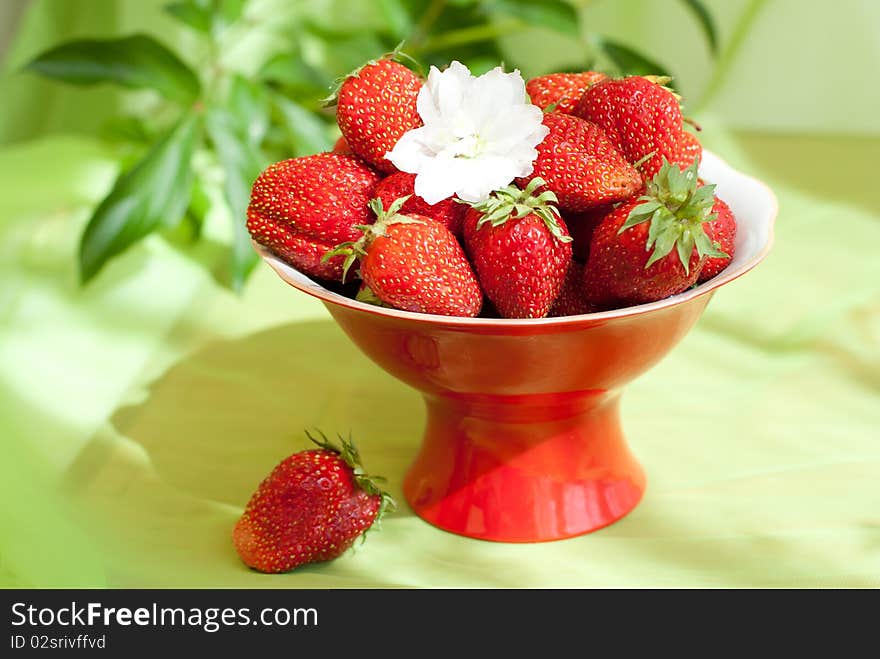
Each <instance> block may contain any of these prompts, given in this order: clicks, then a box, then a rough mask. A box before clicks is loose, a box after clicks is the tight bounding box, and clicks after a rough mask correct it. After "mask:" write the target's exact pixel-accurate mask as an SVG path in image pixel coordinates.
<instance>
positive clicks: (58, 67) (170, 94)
mask: <svg viewBox="0 0 880 659" xmlns="http://www.w3.org/2000/svg"><path fill="white" fill-rule="evenodd" d="M25 68H26V70H29V71H33V72H34V73H39V74H40V75H44V76H46V77H49V78H54V79H56V80H61V81H63V82H67V83H70V84H74V85H93V84H97V83H102V82H112V83H116V84H119V85H122V86H124V87H131V88H135V89H153V90H155V91H157V92H159V93H160V94H161V95H162V96H164V97H165V98H168V99H171V100H175V101H181V102H183V103H191V102H192V101H193V100H195V98H196V97H197V96H198V95H199V91H200V87H199V81H198V78H196V74H195V73H193V71H192V70H191V69H190V68H189V67H188V66H187V65H186V64H184V63H183V62H182V61H181V60H180V58H178V57H177V55H175V54H174V53H173V52H171V51H170V50H168V49H167V48H166V47H165V46H163V45H162V44H161V43H159V42H158V41H156V40H155V39H153V38H152V37H149V36H146V35H143V34H136V35H134V36H130V37H123V38H121V39H105V40H100V39H84V40H82V41H69V42H67V43H63V44H61V45H60V46H56V47H55V48H52V49H50V50H47V51H46V52H44V53H42V54H40V55H38V56H37V57H36V58H34V59H33V60H32V61H31V62H29V63H28V64H27V65H26V67H25Z"/></svg>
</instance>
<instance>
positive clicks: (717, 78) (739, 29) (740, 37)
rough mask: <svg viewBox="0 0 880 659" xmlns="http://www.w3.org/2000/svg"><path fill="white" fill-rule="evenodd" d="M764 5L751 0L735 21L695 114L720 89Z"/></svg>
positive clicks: (763, 1) (762, 1)
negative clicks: (728, 39)
mask: <svg viewBox="0 0 880 659" xmlns="http://www.w3.org/2000/svg"><path fill="white" fill-rule="evenodd" d="M766 4H767V0H751V1H750V2H749V4H748V5H747V6H746V8H745V11H743V13H742V15H741V16H740V18H739V21H737V24H736V27H734V29H733V34H732V35H731V37H730V41H729V42H728V43H727V45H726V46H725V47H724V49H723V50H722V51H721V56H720V57H719V58H718V61H717V62H716V64H715V70H714V71H713V72H712V77H711V78H710V80H709V84H708V85H706V89H705V91H704V92H703V94H702V96H701V97H700V100H699V102H698V103H697V104H696V110H695V112H701V111H703V110H704V109H705V108H706V107H707V106H708V105H709V103H710V102H711V101H712V99H713V98H714V97H715V95H716V94H717V93H718V92H719V90H720V89H721V86H722V84H723V83H724V82H725V80H726V79H727V74H728V72H729V71H730V69H731V67H732V66H733V62H734V60H735V59H736V56H737V55H738V54H739V51H740V49H741V48H742V45H743V42H744V41H745V39H746V36H748V34H749V31H750V30H751V28H752V25H754V23H755V19H757V17H758V14H760V13H761V10H762V9H763V8H764V6H765V5H766Z"/></svg>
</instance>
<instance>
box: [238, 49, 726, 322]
mask: <svg viewBox="0 0 880 659" xmlns="http://www.w3.org/2000/svg"><path fill="white" fill-rule="evenodd" d="M667 81H668V80H666V79H663V78H659V77H651V76H648V77H639V76H633V77H626V78H621V79H611V78H607V77H606V76H604V75H603V74H601V73H596V72H592V71H587V72H584V73H556V74H551V75H546V76H540V77H537V78H533V79H532V80H529V81H528V83H527V85H526V90H527V93H528V94H529V96H530V98H531V100H532V103H534V104H535V105H537V106H538V107H540V108H542V109H543V110H544V116H543V123H544V125H545V126H546V127H547V128H548V129H549V131H550V132H549V134H548V135H547V137H546V138H544V140H543V142H541V143H540V144H539V145H538V147H537V151H538V157H537V159H536V160H535V162H534V171H533V173H532V174H531V176H529V177H528V178H527V179H517V180H516V181H515V182H514V184H512V185H510V186H508V187H506V188H504V189H502V190H497V191H495V192H494V193H493V194H492V195H491V196H490V197H489V199H487V200H485V201H483V202H480V203H476V204H472V205H469V204H465V203H463V202H461V201H460V200H458V199H455V198H450V199H446V200H444V201H441V202H439V203H437V204H435V205H429V204H428V203H426V202H425V201H424V200H422V199H421V198H420V197H418V196H416V195H415V193H414V180H415V175H414V174H409V173H406V172H401V171H397V169H396V168H395V167H394V165H393V164H391V162H389V161H388V160H387V159H386V158H385V155H386V154H387V153H388V152H389V151H391V150H392V149H393V148H394V146H395V144H396V143H397V141H398V140H399V139H400V137H401V136H402V135H403V134H404V133H405V132H407V131H409V130H411V129H413V128H417V127H418V126H420V125H421V124H422V122H421V119H420V117H419V113H418V111H417V109H416V98H417V96H418V93H419V90H420V88H421V86H422V83H423V81H422V79H420V78H419V77H418V76H417V75H416V74H415V73H413V72H412V71H411V70H410V69H409V68H407V67H406V66H404V65H403V64H401V63H400V62H398V61H395V60H394V59H391V58H385V59H380V60H377V61H372V62H370V63H368V64H366V65H365V66H364V67H363V68H361V69H360V70H359V71H358V72H357V73H356V74H352V75H350V76H348V77H347V78H346V79H345V81H344V82H343V83H342V85H341V86H340V88H339V91H338V93H337V98H336V118H337V122H338V124H339V128H340V130H341V132H342V138H341V139H340V140H339V141H338V142H337V144H336V146H335V148H334V149H333V152H330V153H320V154H316V155H312V156H305V157H302V158H294V159H291V160H285V161H282V162H279V163H275V164H274V165H272V166H270V167H269V168H268V169H266V171H264V172H263V173H262V174H261V175H260V177H259V178H258V179H257V181H256V182H255V183H254V186H253V191H252V196H251V202H250V206H249V208H248V217H247V226H248V230H249V231H250V233H251V235H252V237H253V238H254V240H256V241H257V242H259V243H260V244H262V245H264V246H265V247H267V248H268V249H269V250H271V251H272V252H274V253H275V254H277V255H278V256H280V257H281V258H283V259H285V260H286V261H287V262H289V263H290V264H291V265H293V266H294V267H296V268H297V269H299V270H300V271H301V272H303V273H305V274H307V275H309V276H312V277H315V278H317V279H320V280H323V281H325V282H327V283H328V285H329V282H345V281H350V280H351V279H353V278H355V277H356V278H358V279H359V280H360V284H359V288H358V289H357V291H356V296H357V299H359V300H363V301H366V302H371V303H374V304H380V305H384V306H389V307H394V308H397V309H403V310H406V311H414V312H421V313H430V314H442V315H447V316H469V317H473V316H478V315H483V316H486V317H497V316H500V317H503V318H542V317H545V316H567V315H574V314H583V313H590V312H594V311H600V310H607V309H614V308H618V307H625V306H630V305H635V304H644V303H647V302H652V301H655V300H659V299H662V298H665V297H668V296H670V295H674V294H676V293H680V292H682V291H684V290H686V289H688V288H689V287H691V286H693V285H694V284H696V283H699V282H702V281H705V280H707V279H709V278H711V277H714V276H715V275H717V274H718V273H719V272H720V271H721V270H723V269H724V268H725V267H726V266H727V264H728V263H729V262H730V259H731V257H732V256H733V250H734V238H735V234H736V220H735V218H734V216H733V214H732V213H731V211H730V208H728V206H727V205H726V204H725V203H724V202H723V201H722V200H720V199H718V198H717V197H716V196H715V195H714V186H713V185H708V184H704V183H703V181H701V180H700V179H699V178H698V176H697V166H698V164H699V161H700V158H701V155H702V148H701V146H700V143H699V141H698V140H697V138H696V136H695V135H694V134H693V133H691V132H688V131H687V130H685V127H684V122H683V120H682V113H681V107H680V104H679V99H678V97H677V95H676V94H675V93H673V92H672V91H671V90H669V89H667V88H666V87H664V84H665V83H666V82H667ZM355 264H357V267H356V268H353V266H354V265H355ZM351 294H355V291H354V290H352V292H351Z"/></svg>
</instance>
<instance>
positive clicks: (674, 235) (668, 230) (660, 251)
mask: <svg viewBox="0 0 880 659" xmlns="http://www.w3.org/2000/svg"><path fill="white" fill-rule="evenodd" d="M680 235H681V230H680V229H679V227H678V226H676V225H674V224H670V225H667V226H666V227H665V228H664V229H663V231H661V232H660V235H659V236H657V242H656V244H655V246H654V253H653V254H651V258H649V259H648V262H647V263H646V264H645V267H646V268H648V267H650V266H651V265H652V264H653V263H654V262H656V261H659V260H660V259H662V258H663V257H664V256H666V255H667V254H669V252H671V251H672V248H673V247H675V242H676V241H677V240H678V238H679V236H680Z"/></svg>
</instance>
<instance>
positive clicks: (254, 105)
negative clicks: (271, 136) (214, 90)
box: [228, 74, 269, 145]
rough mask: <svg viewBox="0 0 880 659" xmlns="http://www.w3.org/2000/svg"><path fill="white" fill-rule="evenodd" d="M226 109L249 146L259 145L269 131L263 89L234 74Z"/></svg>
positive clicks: (266, 99)
mask: <svg viewBox="0 0 880 659" xmlns="http://www.w3.org/2000/svg"><path fill="white" fill-rule="evenodd" d="M228 108H229V111H230V113H231V114H232V115H233V116H234V117H236V118H237V119H238V123H239V128H240V130H241V132H242V134H243V135H244V136H245V137H247V139H248V140H249V141H250V142H251V144H254V145H259V144H261V143H262V142H263V138H265V137H266V133H267V132H268V131H269V99H268V97H267V94H266V91H265V89H264V88H263V87H262V86H260V85H256V84H254V83H253V82H251V81H250V80H248V79H247V78H245V77H244V76H242V75H239V74H236V75H235V76H234V77H233V78H232V83H231V85H230V88H229V103H228Z"/></svg>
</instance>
